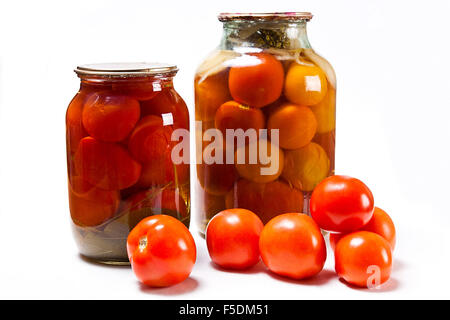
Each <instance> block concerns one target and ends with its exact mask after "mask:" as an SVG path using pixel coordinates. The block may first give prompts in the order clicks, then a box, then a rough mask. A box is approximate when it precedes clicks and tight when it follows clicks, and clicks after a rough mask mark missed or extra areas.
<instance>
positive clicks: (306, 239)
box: [259, 213, 327, 279]
mask: <svg viewBox="0 0 450 320" xmlns="http://www.w3.org/2000/svg"><path fill="white" fill-rule="evenodd" d="M259 248H260V252H261V257H262V260H263V261H264V263H265V265H266V266H267V267H268V268H269V270H270V271H272V272H274V273H276V274H279V275H281V276H285V277H289V278H293V279H304V278H308V277H312V276H314V275H316V274H317V273H319V272H320V271H321V270H322V269H323V266H324V264H325V260H326V257H327V250H326V245H325V240H324V239H323V236H322V233H321V232H320V229H319V227H318V226H317V224H316V223H315V222H314V221H313V219H311V218H310V217H308V216H307V215H305V214H301V213H286V214H282V215H279V216H277V217H275V218H273V219H272V220H270V221H269V223H267V224H266V226H265V227H264V229H263V231H262V232H261V237H260V239H259Z"/></svg>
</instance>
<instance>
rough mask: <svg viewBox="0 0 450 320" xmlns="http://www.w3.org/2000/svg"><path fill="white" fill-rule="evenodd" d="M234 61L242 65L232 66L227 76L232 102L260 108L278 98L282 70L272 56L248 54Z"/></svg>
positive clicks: (281, 84)
mask: <svg viewBox="0 0 450 320" xmlns="http://www.w3.org/2000/svg"><path fill="white" fill-rule="evenodd" d="M236 61H242V64H243V65H236V66H233V67H232V68H231V69H230V74H229V76H228V87H229V89H230V93H231V96H232V97H233V99H234V100H236V101H237V102H239V103H242V104H244V105H247V106H251V107H255V108H261V107H264V106H265V105H268V104H270V103H272V102H274V101H275V100H277V99H278V98H279V97H280V95H281V92H282V91H283V82H284V69H283V65H282V64H281V62H280V61H278V60H277V59H276V58H275V57H274V56H272V55H271V54H268V53H249V54H246V55H244V56H242V57H240V58H238V59H236ZM238 64H241V63H238Z"/></svg>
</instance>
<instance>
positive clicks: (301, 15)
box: [218, 12, 313, 22]
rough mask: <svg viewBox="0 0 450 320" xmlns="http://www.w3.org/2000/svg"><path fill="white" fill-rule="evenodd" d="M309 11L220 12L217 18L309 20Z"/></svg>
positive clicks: (233, 19)
mask: <svg viewBox="0 0 450 320" xmlns="http://www.w3.org/2000/svg"><path fill="white" fill-rule="evenodd" d="M312 17H313V15H312V14H311V12H268V13H220V14H219V15H218V19H219V21H221V22H227V21H287V22H296V21H309V20H311V19H312Z"/></svg>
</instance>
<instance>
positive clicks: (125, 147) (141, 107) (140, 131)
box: [66, 77, 190, 264]
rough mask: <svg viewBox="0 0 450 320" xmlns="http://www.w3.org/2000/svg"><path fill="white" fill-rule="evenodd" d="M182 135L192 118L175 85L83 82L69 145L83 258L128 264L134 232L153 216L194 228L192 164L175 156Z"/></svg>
mask: <svg viewBox="0 0 450 320" xmlns="http://www.w3.org/2000/svg"><path fill="white" fill-rule="evenodd" d="M177 129H180V130H184V131H186V132H188V130H189V114H188V110H187V107H186V104H185V103H184V101H183V99H182V98H181V97H180V96H179V95H178V93H177V92H176V91H175V89H174V88H173V84H172V79H162V78H155V77H133V78H129V79H127V78H120V79H112V78H101V77H100V78H96V77H81V86H80V90H79V92H78V93H77V94H76V95H75V97H74V98H73V100H72V101H71V103H70V104H69V107H68V109H67V114H66V138H67V139H66V143H67V167H68V182H69V206H70V215H71V220H72V227H73V233H74V237H75V240H76V243H77V245H78V248H79V251H80V253H81V254H82V255H83V256H85V257H87V258H90V259H93V260H95V261H98V262H103V263H110V264H124V263H128V257H127V251H126V239H127V236H128V233H129V232H130V231H131V229H132V228H133V227H134V226H135V225H136V224H137V223H138V222H139V221H140V220H141V219H143V218H145V217H147V216H150V215H154V214H168V215H172V216H174V217H176V218H178V219H179V220H181V221H182V222H183V223H184V224H185V225H186V226H187V227H189V221H190V194H189V164H188V163H187V162H186V163H175V162H174V161H173V159H172V157H171V153H172V150H173V148H174V147H175V145H176V144H177V143H178V142H176V141H172V139H171V136H172V133H173V132H174V131H176V130H177ZM188 141H189V140H188V139H187V141H184V143H187V146H188V143H189V142H188Z"/></svg>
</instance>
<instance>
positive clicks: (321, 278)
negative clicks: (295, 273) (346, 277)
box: [266, 269, 337, 286]
mask: <svg viewBox="0 0 450 320" xmlns="http://www.w3.org/2000/svg"><path fill="white" fill-rule="evenodd" d="M266 273H267V274H268V275H269V276H270V277H271V278H273V279H275V280H278V281H283V282H287V283H292V284H299V285H306V286H320V285H324V284H326V283H328V282H329V281H330V280H331V279H334V278H337V276H336V273H335V272H333V271H331V270H328V269H324V270H322V271H321V272H319V274H317V275H315V276H312V277H310V278H306V279H301V280H295V279H291V278H288V277H283V276H279V275H277V274H275V273H273V272H271V271H270V270H266Z"/></svg>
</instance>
